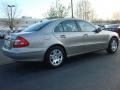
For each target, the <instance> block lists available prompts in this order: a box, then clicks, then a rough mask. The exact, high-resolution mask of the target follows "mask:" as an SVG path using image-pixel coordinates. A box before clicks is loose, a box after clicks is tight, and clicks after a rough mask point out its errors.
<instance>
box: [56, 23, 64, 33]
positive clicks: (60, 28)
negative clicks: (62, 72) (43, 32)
mask: <svg viewBox="0 0 120 90" xmlns="http://www.w3.org/2000/svg"><path fill="white" fill-rule="evenodd" d="M54 32H63V27H62V25H61V24H59V25H58V26H57V27H56V28H55V31H54Z"/></svg>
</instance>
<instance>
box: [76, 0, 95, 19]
mask: <svg viewBox="0 0 120 90" xmlns="http://www.w3.org/2000/svg"><path fill="white" fill-rule="evenodd" d="M76 15H77V17H78V18H81V19H83V20H93V19H94V18H95V17H96V15H95V11H94V10H93V9H92V8H91V4H90V2H89V1H88V0H80V1H78V3H77V7H76Z"/></svg>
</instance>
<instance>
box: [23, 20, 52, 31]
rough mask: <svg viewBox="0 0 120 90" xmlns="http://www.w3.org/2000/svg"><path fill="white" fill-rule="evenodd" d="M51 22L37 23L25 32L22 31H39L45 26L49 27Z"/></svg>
mask: <svg viewBox="0 0 120 90" xmlns="http://www.w3.org/2000/svg"><path fill="white" fill-rule="evenodd" d="M51 22H52V21H46V22H39V23H36V24H33V25H31V26H29V27H28V28H26V29H25V30H23V32H31V31H39V30H41V29H43V28H44V27H46V26H47V25H49V24H50V23H51Z"/></svg>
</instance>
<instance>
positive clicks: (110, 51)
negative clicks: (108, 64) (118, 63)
mask: <svg viewBox="0 0 120 90" xmlns="http://www.w3.org/2000/svg"><path fill="white" fill-rule="evenodd" d="M113 39H116V40H117V44H118V45H117V46H119V40H118V38H117V37H116V36H113V37H112V38H111V39H110V40H109V43H108V47H107V49H106V51H107V52H108V53H115V52H116V51H117V49H118V47H117V49H116V51H112V50H111V46H110V44H111V41H112V40H113Z"/></svg>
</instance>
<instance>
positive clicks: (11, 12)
mask: <svg viewBox="0 0 120 90" xmlns="http://www.w3.org/2000/svg"><path fill="white" fill-rule="evenodd" d="M8 7H9V8H10V14H11V16H10V29H12V30H13V11H12V8H13V7H15V5H8Z"/></svg>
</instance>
